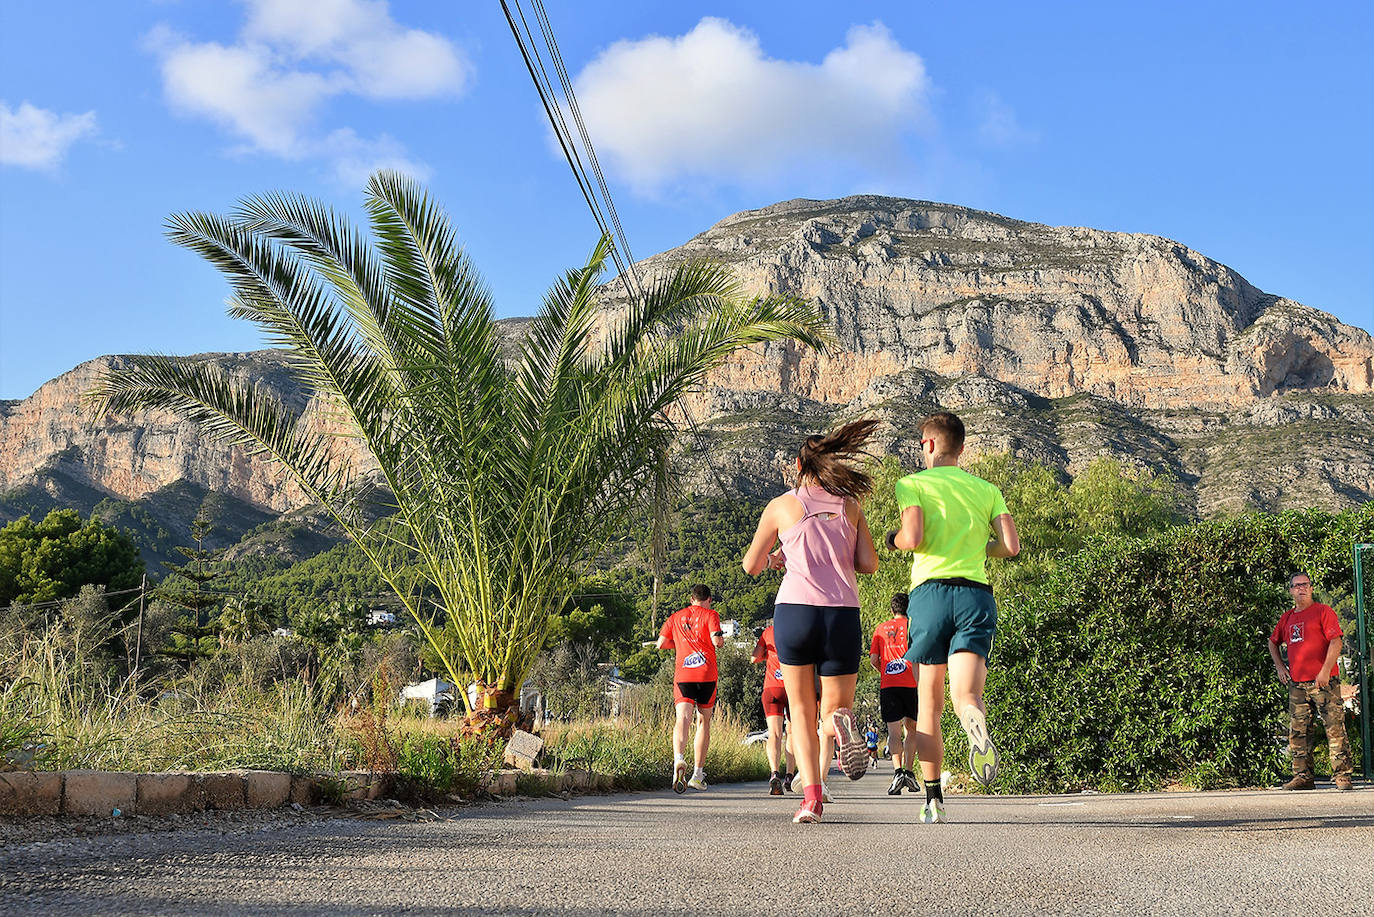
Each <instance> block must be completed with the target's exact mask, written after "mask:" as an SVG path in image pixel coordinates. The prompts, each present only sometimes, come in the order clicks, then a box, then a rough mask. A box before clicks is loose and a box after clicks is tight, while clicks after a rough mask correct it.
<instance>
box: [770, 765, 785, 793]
mask: <svg viewBox="0 0 1374 917" xmlns="http://www.w3.org/2000/svg"><path fill="white" fill-rule="evenodd" d="M768 795H769V796H781V795H782V774H780V773H778V772H777V771H773V776H772V777H769V778H768Z"/></svg>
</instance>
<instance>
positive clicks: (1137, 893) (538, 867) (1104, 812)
mask: <svg viewBox="0 0 1374 917" xmlns="http://www.w3.org/2000/svg"><path fill="white" fill-rule="evenodd" d="M890 774H891V770H890V767H889V766H888V765H886V764H884V765H882V766H881V768H880V770H879V771H878V772H876V773H874V774H870V775H869V776H867V777H865V778H864V779H863V780H861V781H859V782H858V783H854V784H850V783H848V782H847V781H844V780H843V778H838V777H832V786H833V791H834V793H835V796H836V801H835V802H834V803H833V804H831V805H828V806H826V809H825V819H824V822H823V823H822V824H819V825H810V826H808V825H793V824H792V823H791V815H792V813H793V811H794V810H795V808H796V804H797V797H795V796H788V797H784V798H781V799H779V798H771V797H769V796H767V795H766V789H765V787H764V786H763V785H761V784H737V785H731V786H720V787H712V788H711V789H709V790H707V791H705V792H699V793H698V792H689V794H688V795H686V796H675V795H674V794H673V793H671V792H666V791H665V792H660V793H638V794H624V795H614V796H586V797H581V798H577V799H573V800H566V801H565V800H558V799H544V800H516V801H510V802H504V803H493V804H490V805H484V806H474V807H469V808H463V809H453V810H448V811H447V812H445V813H444V814H446V815H447V816H448V817H447V818H446V819H445V820H441V821H432V822H420V823H412V822H401V821H399V820H392V821H371V820H360V819H356V818H330V819H325V820H321V821H313V822H307V823H290V822H287V821H283V822H277V823H273V824H271V825H270V826H264V825H257V826H254V827H252V828H251V829H243V828H238V829H236V830H231V831H228V832H220V831H206V830H195V831H175V832H163V833H154V834H132V835H121V836H106V837H96V838H79V839H67V840H59V841H47V842H42V843H26V844H17V845H13V846H11V847H9V848H7V849H4V850H0V914H25V915H29V914H81V915H88V914H90V915H94V914H195V915H215V914H287V915H305V914H321V915H323V914H329V915H363V914H412V915H431V914H496V913H517V912H518V913H528V914H551V915H579V914H623V915H649V914H664V913H681V914H693V915H709V914H748V915H761V914H795V915H804V914H821V915H825V917H836V915H844V914H851V913H866V914H883V915H887V914H906V913H926V912H933V913H940V914H1031V913H1035V914H1043V913H1082V914H1104V913H1131V914H1137V913H1140V914H1200V913H1208V912H1221V913H1227V914H1265V915H1272V914H1282V913H1291V912H1295V911H1296V912H1300V913H1323V912H1329V913H1336V914H1368V913H1371V912H1372V911H1374V789H1371V788H1369V787H1368V786H1361V788H1360V789H1359V790H1357V791H1356V792H1354V793H1337V792H1336V791H1334V790H1332V789H1330V788H1329V787H1328V788H1325V789H1318V790H1317V791H1315V792H1308V793H1283V792H1281V791H1277V790H1275V791H1249V792H1227V793H1187V794H1180V793H1172V794H1141V795H1117V796H1107V795H1090V796H1001V797H951V798H950V800H949V806H948V810H949V816H950V819H951V820H950V822H949V823H948V824H943V825H922V824H920V823H919V821H918V819H917V815H918V812H919V809H920V800H918V799H917V798H916V797H914V796H910V795H904V796H902V797H900V798H896V799H894V798H891V797H888V796H887V795H886V794H885V790H886V788H887V783H888V779H889V777H890ZM841 783H843V785H841Z"/></svg>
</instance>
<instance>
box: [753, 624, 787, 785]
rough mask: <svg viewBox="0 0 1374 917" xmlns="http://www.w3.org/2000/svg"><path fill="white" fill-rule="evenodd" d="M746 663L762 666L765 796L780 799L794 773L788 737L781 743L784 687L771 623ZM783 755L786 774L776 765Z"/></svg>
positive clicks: (784, 723) (784, 702) (785, 715)
mask: <svg viewBox="0 0 1374 917" xmlns="http://www.w3.org/2000/svg"><path fill="white" fill-rule="evenodd" d="M749 661H750V662H754V663H759V662H761V663H763V666H764V673H763V698H762V699H763V717H764V719H765V720H766V721H767V722H768V741H767V751H768V769H769V770H770V771H771V772H772V776H771V777H770V778H769V779H768V794H769V795H770V796H781V795H782V794H783V790H785V789H786V790H790V789H791V788H792V786H791V784H792V776H793V774H795V773H796V770H797V765H796V759H795V758H794V757H793V756H792V737H791V735H788V736H787V739H786V741H785V742H784V740H783V729H784V728H785V727H786V725H787V688H785V687H784V686H783V683H782V663H781V662H779V661H778V647H777V644H776V643H775V642H774V641H773V624H772V622H771V621H770V622H769V624H768V626H767V627H765V628H764V629H763V633H762V634H760V635H759V639H758V642H757V643H755V644H754V654H753V656H751V657H750V660H749ZM784 748H785V749H786V754H787V772H786V773H785V774H784V773H783V770H782V768H781V767H780V766H779V765H780V764H781V763H782V757H783V751H784Z"/></svg>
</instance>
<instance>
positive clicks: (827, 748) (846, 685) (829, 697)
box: [820, 672, 859, 778]
mask: <svg viewBox="0 0 1374 917" xmlns="http://www.w3.org/2000/svg"><path fill="white" fill-rule="evenodd" d="M858 681H859V673H857V672H855V673H854V674H853V675H822V676H821V701H820V703H821V710H820V712H821V735H822V736H823V737H824V738H823V740H822V741H821V743H820V744H821V753H822V754H821V756H820V767H821V777H822V778H824V777H825V774H826V771H827V770H828V769H829V767H830V759H831V758H832V757H834V754H835V718H834V713H835V711H836V710H838V709H840V708H841V707H853V706H854V686H855V685H856V684H858Z"/></svg>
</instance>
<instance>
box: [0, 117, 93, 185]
mask: <svg viewBox="0 0 1374 917" xmlns="http://www.w3.org/2000/svg"><path fill="white" fill-rule="evenodd" d="M97 130H98V128H97V127H96V121H95V112H93V111H88V112H85V113H84V114H80V115H62V114H58V113H57V112H55V111H48V110H47V109H45V108H38V107H37V106H35V105H32V104H30V103H28V102H21V103H20V104H19V107H18V108H16V109H12V108H10V107H9V104H8V103H6V102H0V163H3V164H4V165H7V166H19V167H21V168H26V169H39V170H43V171H51V170H53V169H56V168H57V166H58V165H59V164H60V163H61V162H62V157H63V156H65V155H67V149H68V148H69V147H70V146H71V145H72V144H73V143H75V142H76V141H78V140H80V139H82V138H83V137H91V136H94V135H95V134H96V132H97Z"/></svg>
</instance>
